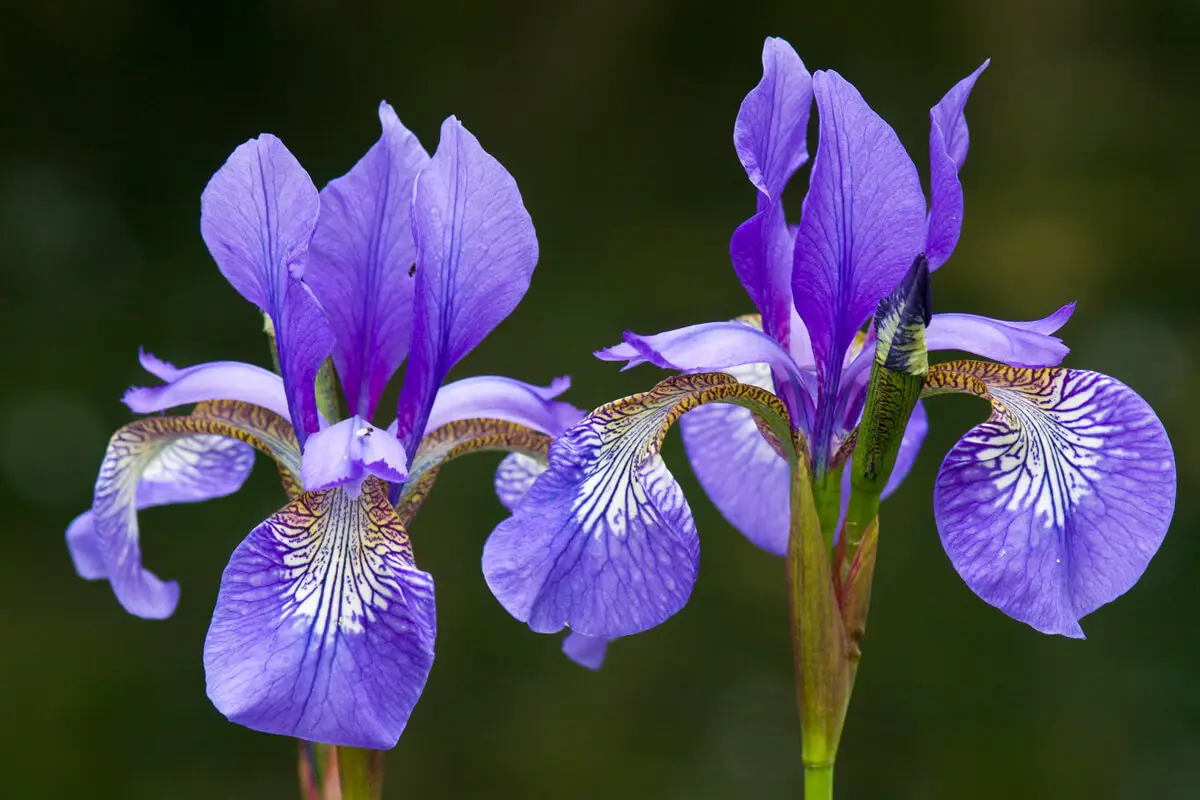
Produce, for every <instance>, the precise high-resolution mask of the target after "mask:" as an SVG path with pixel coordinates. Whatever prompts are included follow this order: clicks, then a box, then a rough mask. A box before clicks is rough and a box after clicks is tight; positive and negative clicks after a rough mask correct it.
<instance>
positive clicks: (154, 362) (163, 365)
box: [138, 347, 183, 383]
mask: <svg viewBox="0 0 1200 800" xmlns="http://www.w3.org/2000/svg"><path fill="white" fill-rule="evenodd" d="M138 363H140V364H141V365H142V369H144V370H146V372H149V373H150V374H151V375H153V376H154V377H156V378H158V379H159V380H160V381H163V382H164V383H170V382H171V381H173V380H175V377H176V376H177V375H179V373H181V372H183V370H181V369H179V368H178V367H176V366H175V365H174V364H172V363H171V362H170V361H163V360H162V359H161V358H159V357H158V356H156V355H154V354H153V353H147V352H146V350H145V348H142V347H139V348H138Z"/></svg>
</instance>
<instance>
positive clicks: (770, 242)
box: [729, 200, 795, 343]
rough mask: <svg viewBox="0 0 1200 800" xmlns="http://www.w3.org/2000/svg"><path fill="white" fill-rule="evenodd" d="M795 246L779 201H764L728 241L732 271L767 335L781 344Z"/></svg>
mask: <svg viewBox="0 0 1200 800" xmlns="http://www.w3.org/2000/svg"><path fill="white" fill-rule="evenodd" d="M794 247H795V239H794V236H793V234H792V232H791V230H789V228H788V225H787V221H786V220H785V219H784V215H783V204H782V203H780V202H779V201H778V200H774V201H767V202H766V203H765V204H764V206H763V208H762V209H760V210H759V212H758V213H757V214H755V215H754V216H753V217H751V218H750V219H748V220H746V221H745V222H743V223H742V224H741V225H739V226H738V228H737V230H736V231H734V232H733V238H732V239H731V240H730V242H729V258H730V260H731V261H732V262H733V271H734V272H735V273H737V276H738V280H740V281H741V282H742V286H744V287H746V292H747V293H748V294H749V295H750V299H751V300H752V301H754V305H755V307H756V308H758V310H759V313H760V314H762V319H763V327H764V329H765V330H766V332H767V334H768V335H770V336H771V337H772V338H773V339H775V341H777V342H781V343H783V342H787V341H788V339H789V335H790V323H791V317H792V251H793V248H794Z"/></svg>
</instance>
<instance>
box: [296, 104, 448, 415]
mask: <svg viewBox="0 0 1200 800" xmlns="http://www.w3.org/2000/svg"><path fill="white" fill-rule="evenodd" d="M379 121H380V123H381V125H382V127H383V133H382V135H381V136H380V137H379V141H378V142H376V143H375V145H374V146H372V147H371V149H370V150H368V151H367V154H366V155H365V156H363V157H362V159H361V160H360V161H359V162H358V163H357V164H355V165H354V168H353V169H351V170H350V171H349V172H348V173H346V174H345V175H343V176H342V177H340V178H338V179H337V180H334V181H331V182H330V183H329V185H328V186H326V187H325V188H324V189H322V190H321V217H320V220H319V222H318V223H317V231H316V235H315V236H314V237H313V240H312V250H311V253H310V259H309V263H308V267H307V268H306V269H305V271H304V281H305V283H307V284H308V285H309V286H311V287H312V290H313V294H314V295H316V297H317V299H318V300H320V301H321V307H322V308H323V309H324V310H325V315H326V317H327V318H328V319H329V325H330V328H331V329H332V330H333V335H334V339H335V342H334V347H333V360H334V364H336V366H337V372H338V377H339V379H340V380H341V384H342V388H343V390H344V391H345V392H346V403H347V404H348V405H349V407H350V410H351V411H352V412H354V413H355V414H358V415H359V416H360V417H363V418H365V419H370V418H371V416H372V415H373V414H374V413H375V404H376V403H377V402H378V401H379V395H380V394H382V392H383V389H384V386H385V385H386V384H387V382H388V379H389V378H391V376H392V375H393V374H394V373H395V372H396V370H397V369H398V368H399V367H400V363H401V362H402V361H404V356H405V355H406V354H407V353H408V342H409V336H410V335H411V333H412V297H413V279H412V277H411V276H410V275H409V268H410V267H411V266H412V264H413V263H414V261H415V260H416V255H417V249H416V244H415V243H414V242H413V236H412V223H411V220H410V215H409V206H410V203H411V200H412V192H413V184H414V182H415V181H416V179H417V173H418V172H420V170H421V168H422V167H424V166H425V165H426V164H427V163H428V161H429V155H428V154H427V153H426V152H425V148H423V147H421V143H420V142H419V141H417V137H415V136H413V134H411V133H410V132H409V131H408V129H407V128H405V127H404V125H403V124H402V123H401V122H400V118H399V117H397V116H396V112H395V111H393V110H392V107H391V106H390V105H388V104H387V103H380V104H379Z"/></svg>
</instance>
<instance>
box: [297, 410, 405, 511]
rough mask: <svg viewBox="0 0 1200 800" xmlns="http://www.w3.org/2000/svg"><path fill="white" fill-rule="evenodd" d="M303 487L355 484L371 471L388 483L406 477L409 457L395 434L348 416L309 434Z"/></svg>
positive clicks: (353, 491)
mask: <svg viewBox="0 0 1200 800" xmlns="http://www.w3.org/2000/svg"><path fill="white" fill-rule="evenodd" d="M300 469H301V473H300V475H301V478H303V480H304V488H305V489H306V490H307V491H310V492H315V491H318V490H320V489H330V488H332V487H334V486H342V485H344V484H352V485H353V487H354V488H353V489H352V490H351V494H357V491H358V485H359V484H361V483H362V481H363V480H365V479H366V478H367V477H368V476H370V475H374V476H375V477H377V478H380V479H381V480H384V481H389V482H391V483H402V482H404V480H405V479H406V478H408V458H407V457H406V456H405V454H404V447H403V446H401V444H400V442H399V441H398V440H397V439H396V437H395V436H392V435H391V434H389V433H388V432H387V431H385V430H383V429H382V428H376V427H375V426H374V425H372V424H371V423H369V422H367V421H366V420H365V419H363V418H362V417H358V416H355V417H350V418H349V419H344V420H342V421H341V422H338V423H336V424H335V425H331V426H329V427H328V428H325V429H324V430H322V431H318V432H317V433H314V434H313V435H312V436H310V437H308V444H307V445H306V446H305V448H304V461H303V463H302V465H301V468H300Z"/></svg>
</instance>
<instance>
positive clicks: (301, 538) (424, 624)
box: [204, 479, 436, 750]
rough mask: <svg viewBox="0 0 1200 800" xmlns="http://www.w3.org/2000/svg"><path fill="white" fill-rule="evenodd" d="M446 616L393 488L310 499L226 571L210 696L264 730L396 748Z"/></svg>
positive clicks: (279, 519) (288, 510)
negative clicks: (393, 501) (416, 557)
mask: <svg viewBox="0 0 1200 800" xmlns="http://www.w3.org/2000/svg"><path fill="white" fill-rule="evenodd" d="M435 619H436V618H435V612H434V599H433V580H432V578H431V577H430V576H429V575H428V574H427V573H425V572H422V571H421V570H419V569H417V567H416V566H415V564H414V563H413V558H412V549H411V547H410V546H409V542H408V536H407V534H406V533H405V531H404V528H403V526H402V525H401V524H400V520H399V518H397V516H396V513H395V510H394V509H393V508H392V507H391V505H390V504H389V503H388V502H387V489H386V487H385V485H384V484H382V483H381V482H379V481H377V480H374V479H371V480H368V481H367V482H366V483H364V484H363V491H362V493H361V494H359V495H358V496H357V497H354V498H352V497H351V496H350V495H349V494H348V493H347V492H345V491H343V490H341V489H330V490H326V491H324V492H315V493H306V494H305V495H303V496H302V497H300V498H299V499H297V500H295V501H293V502H291V503H289V504H288V505H287V506H285V507H284V508H283V509H281V510H280V511H279V512H278V513H277V514H275V515H274V516H272V517H271V518H270V519H268V520H266V521H265V522H264V523H262V524H261V525H259V526H258V527H257V528H255V529H254V530H253V531H251V533H250V535H249V536H247V537H246V539H245V540H244V541H243V542H242V543H241V544H240V545H239V546H238V548H237V549H236V550H235V551H234V553H233V557H232V558H231V559H230V561H229V566H227V567H226V568H225V574H224V575H223V576H222V578H221V591H220V594H219V595H218V596H217V605H216V609H215V610H214V611H213V620H212V626H211V627H210V628H209V631H208V637H207V639H206V640H205V642H204V668H205V673H206V678H207V683H208V696H209V698H210V699H211V700H212V701H213V704H214V705H215V706H216V707H217V709H218V710H219V711H220V712H221V713H222V714H224V715H225V716H227V717H228V718H229V719H230V720H231V721H233V722H236V723H238V724H241V725H245V726H246V727H248V728H253V729H254V730H258V731H264V732H266V733H276V734H282V735H286V736H294V737H296V738H299V739H304V740H307V741H311V742H323V743H326V744H336V745H345V746H350V747H370V748H375V749H379V750H385V749H388V748H390V747H393V746H394V745H395V744H396V741H397V740H398V739H399V738H400V734H401V733H402V732H403V730H404V726H405V724H406V723H407V722H408V718H409V715H410V714H411V713H412V709H413V707H414V706H415V705H416V703H417V700H418V699H419V698H420V696H421V690H422V689H423V688H424V686H425V681H426V679H427V678H428V676H429V670H430V667H431V666H432V665H433V645H434V638H435V632H436V623H435Z"/></svg>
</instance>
